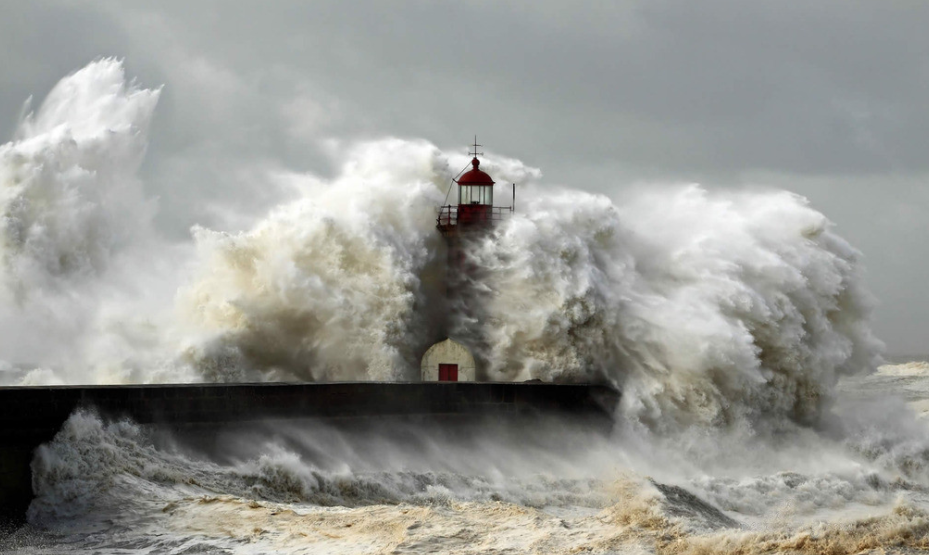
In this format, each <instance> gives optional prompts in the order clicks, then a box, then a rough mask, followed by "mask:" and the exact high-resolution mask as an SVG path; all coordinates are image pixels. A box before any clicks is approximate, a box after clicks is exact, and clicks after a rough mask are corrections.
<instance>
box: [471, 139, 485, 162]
mask: <svg viewBox="0 0 929 555" xmlns="http://www.w3.org/2000/svg"><path fill="white" fill-rule="evenodd" d="M472 146H473V147H474V152H470V151H469V152H468V155H469V156H473V157H475V158H477V157H478V156H483V155H484V153H483V152H478V151H477V147H479V146H484V145H479V144H477V135H475V136H474V144H473V145H472Z"/></svg>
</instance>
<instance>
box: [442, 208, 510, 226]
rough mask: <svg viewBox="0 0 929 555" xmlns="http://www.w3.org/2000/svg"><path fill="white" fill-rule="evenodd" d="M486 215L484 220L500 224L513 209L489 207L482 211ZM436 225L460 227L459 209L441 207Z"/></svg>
mask: <svg viewBox="0 0 929 555" xmlns="http://www.w3.org/2000/svg"><path fill="white" fill-rule="evenodd" d="M482 213H483V214H484V218H483V219H484V220H485V221H487V220H490V221H491V222H499V221H502V220H503V219H504V217H506V216H508V215H510V214H512V213H513V208H512V207H511V206H489V207H487V208H486V209H485V210H483V211H482ZM435 222H436V225H437V226H439V227H448V226H454V225H458V207H457V206H455V205H447V206H440V207H439V216H438V217H437V218H436V220H435Z"/></svg>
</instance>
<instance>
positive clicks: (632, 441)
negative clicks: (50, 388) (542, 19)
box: [0, 60, 929, 553]
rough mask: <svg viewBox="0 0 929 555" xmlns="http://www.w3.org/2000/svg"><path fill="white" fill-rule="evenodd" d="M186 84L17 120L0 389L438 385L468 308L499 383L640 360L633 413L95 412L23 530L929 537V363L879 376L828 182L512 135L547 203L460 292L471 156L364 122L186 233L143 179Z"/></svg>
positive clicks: (318, 547)
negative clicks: (474, 421)
mask: <svg viewBox="0 0 929 555" xmlns="http://www.w3.org/2000/svg"><path fill="white" fill-rule="evenodd" d="M158 97H159V91H153V90H144V89H141V88H139V87H137V86H135V85H131V84H127V83H126V81H125V77H124V74H123V69H122V66H121V64H120V63H119V62H117V61H114V60H101V61H98V62H94V63H93V64H90V65H89V66H87V67H86V68H84V69H82V70H81V71H79V72H77V73H75V74H73V75H71V76H69V77H67V78H65V79H64V80H62V81H61V83H59V84H58V85H57V86H56V87H55V88H54V90H53V91H52V92H51V93H50V94H49V96H48V97H47V99H46V100H45V102H44V103H43V104H42V105H41V107H40V108H39V109H38V110H37V111H35V112H34V113H32V114H31V115H27V116H26V117H24V119H23V121H22V122H21V124H20V126H19V129H18V131H17V133H16V136H15V137H14V140H13V141H11V142H9V143H7V144H5V145H2V146H0V214H2V223H0V257H2V264H0V296H2V303H0V329H2V331H3V333H2V334H0V349H2V351H0V352H2V353H3V354H4V356H5V357H6V358H7V362H6V363H4V365H3V368H2V370H0V384H7V385H9V384H40V383H151V382H186V381H238V380H282V379H301V380H324V379H362V380H363V379H396V380H405V379H415V378H416V376H417V374H418V371H417V366H418V360H417V359H418V356H419V354H421V353H422V352H423V350H424V349H425V348H426V347H427V346H428V345H429V344H431V343H432V342H434V341H435V340H436V339H440V338H441V335H442V334H444V333H449V334H451V335H454V336H457V337H461V338H463V339H466V340H467V341H469V342H470V343H471V344H473V345H475V350H476V353H475V354H476V355H477V357H478V358H479V359H480V360H481V361H482V362H483V366H484V368H485V370H484V373H485V375H484V376H482V377H483V378H485V379H493V380H523V379H533V378H541V379H545V380H560V379H563V380H590V379H597V380H606V381H610V382H613V383H615V384H617V385H618V386H620V387H622V389H623V393H624V394H623V398H622V402H621V404H620V406H618V407H616V413H615V418H616V425H615V429H614V431H613V433H612V434H610V435H608V436H604V435H602V434H599V433H594V432H592V431H589V430H585V429H583V428H579V427H577V426H576V425H572V424H569V423H564V422H557V421H551V422H545V423H540V424H539V426H537V427H536V428H535V429H533V430H531V431H527V430H520V429H512V428H511V427H508V426H507V425H505V424H493V425H491V424H487V425H484V426H475V427H473V428H472V429H470V430H469V431H468V432H467V433H463V434H462V435H453V434H449V433H448V430H443V428H441V427H440V426H429V425H419V426H414V425H412V424H404V425H400V424H397V425H393V426H388V425H386V424H381V425H379V426H375V425H373V424H372V425H371V426H368V427H365V428H363V429H344V428H335V427H331V426H326V425H322V424H319V423H313V422H303V423H297V422H291V423H286V424H283V423H279V422H277V423H275V422H268V423H266V424H265V425H263V426H259V427H255V428H253V429H240V430H237V431H235V432H232V431H230V432H229V433H227V434H226V435H225V436H224V437H222V438H218V439H217V445H216V446H213V447H212V448H211V449H210V450H209V451H205V450H202V449H198V448H196V446H191V445H188V444H186V443H185V442H184V441H182V440H180V439H178V438H172V437H171V436H170V435H167V434H165V433H164V431H162V430H157V429H149V428H143V427H139V426H137V425H135V424H133V423H131V422H110V421H106V420H103V419H101V418H99V417H98V416H96V415H93V414H88V413H78V414H75V415H73V416H72V417H71V419H70V420H69V421H68V422H67V423H66V424H65V425H64V427H63V429H62V430H61V432H60V433H59V435H58V437H57V438H56V439H55V440H54V441H53V442H51V443H50V444H48V445H46V446H43V447H42V448H41V449H40V450H39V451H38V452H37V454H36V456H35V460H34V462H33V466H34V473H35V482H34V489H35V491H36V493H37V499H36V501H35V502H34V503H33V505H32V507H31V508H30V512H29V519H30V524H29V526H27V527H25V528H23V529H21V530H19V531H17V532H16V533H14V534H13V535H12V536H10V537H9V538H7V539H6V540H5V541H4V543H3V544H2V545H0V547H2V548H3V549H6V550H13V551H20V552H24V553H61V552H78V553H127V552H151V553H163V552H167V553H211V552H217V553H225V552H235V553H267V552H284V553H323V552H329V553H356V552H370V553H404V552H410V553H417V552H451V553H479V552H480V553H483V552H513V553H520V552H537V553H576V552H594V553H638V552H642V553H716V552H731V553H753V552H766V553H777V552H804V553H807V552H808V553H857V552H862V551H868V550H872V549H883V548H886V549H900V550H903V551H904V552H905V551H906V550H918V549H920V548H922V549H927V548H929V540H927V539H926V538H925V536H926V533H927V531H929V516H927V515H929V512H927V511H929V489H927V488H929V427H927V422H926V420H925V419H924V418H923V415H924V414H926V413H927V411H929V395H927V392H929V371H927V366H926V365H925V363H919V362H913V363H909V364H903V365H897V366H883V367H881V368H880V370H875V369H876V368H877V366H878V364H879V357H880V351H881V349H882V346H881V344H880V342H879V341H878V340H877V339H875V338H874V337H873V336H872V334H871V332H870V328H869V318H870V313H871V307H872V304H873V303H872V299H871V298H870V296H869V294H868V293H867V291H866V290H864V288H863V286H862V268H861V265H860V262H859V258H860V253H858V252H857V251H856V250H855V249H854V248H853V247H852V246H850V245H849V244H848V243H847V242H845V241H844V240H843V239H842V238H841V237H839V236H838V235H837V234H836V233H835V232H834V231H833V230H832V229H831V225H830V223H829V221H828V220H827V219H826V217H825V216H823V215H822V214H820V213H819V212H817V211H816V210H815V209H813V208H811V207H810V206H809V205H808V203H807V202H806V200H805V199H803V198H802V197H799V196H797V195H794V194H791V193H788V192H783V191H750V192H741V193H719V192H709V191H707V190H705V189H703V188H701V187H699V186H696V185H691V186H679V187H656V188H654V189H651V190H649V191H644V192H643V191H640V192H638V193H635V194H628V195H626V197H625V198H623V199H622V202H614V201H612V200H610V199H608V198H606V197H604V196H600V195H592V194H588V193H584V192H579V191H576V190H570V189H558V190H555V189H553V188H550V187H542V186H540V185H536V184H535V182H536V181H538V178H539V177H540V172H539V171H538V170H536V169H534V168H530V167H526V166H525V165H523V164H522V163H520V162H519V161H516V160H512V159H506V158H502V157H494V156H489V157H488V158H487V159H486V160H485V161H484V167H485V168H486V169H488V171H489V172H490V173H491V174H492V175H494V177H495V178H497V180H498V182H510V181H515V182H518V183H520V184H521V186H522V187H523V191H524V192H523V193H522V195H521V196H522V198H523V199H525V200H524V201H522V202H521V206H520V209H519V212H517V213H516V214H514V215H513V216H512V217H511V218H509V219H508V220H506V221H505V222H504V223H503V224H502V225H500V226H498V227H497V228H496V229H495V230H494V232H493V233H492V234H491V235H490V236H488V237H487V238H486V239H484V240H480V241H476V242H475V243H474V244H471V245H469V247H468V248H469V249H470V252H469V258H470V259H472V260H474V261H476V262H477V263H478V265H479V266H480V267H481V268H482V270H481V273H480V274H479V275H477V274H476V275H474V276H471V277H472V278H473V279H475V280H479V282H478V283H475V284H474V287H473V288H472V290H473V291H474V296H473V298H471V299H470V303H471V306H469V310H468V311H467V312H463V311H457V312H456V311H453V310H450V309H451V308H453V307H449V306H446V303H447V301H446V300H445V296H444V294H443V287H442V281H443V275H442V272H443V261H444V259H445V253H444V251H443V245H442V242H441V238H440V237H439V236H438V234H437V233H436V231H435V229H434V214H435V207H436V206H437V205H439V204H441V203H442V201H443V198H444V195H445V188H446V187H447V184H448V183H449V179H450V178H451V176H452V175H453V174H454V173H455V172H456V171H457V169H458V168H460V167H461V166H463V165H464V164H465V162H466V161H465V159H464V158H463V157H461V156H456V155H450V154H446V153H444V152H442V151H441V150H439V149H437V148H436V147H434V146H433V145H431V144H429V143H427V142H424V141H410V140H400V139H387V140H381V141H372V142H365V143H360V144H356V145H353V146H350V147H347V148H345V149H343V151H342V152H341V153H340V154H338V156H339V160H340V162H341V169H340V171H339V172H338V173H337V175H336V176H335V177H334V178H332V179H322V178H319V177H316V176H313V175H304V174H281V173H278V174H274V175H269V176H268V178H267V179H269V180H274V181H276V185H278V186H279V187H282V188H287V189H288V190H291V191H293V200H291V201H288V202H286V203H284V204H282V205H280V206H278V207H277V208H275V209H274V210H272V211H271V212H270V213H269V214H267V216H266V217H264V218H263V219H261V220H260V221H258V222H256V223H255V224H254V225H253V226H252V227H251V228H249V229H245V230H241V231H237V232H219V231H214V230H210V229H206V228H202V227H195V228H193V230H192V240H191V241H190V242H188V243H183V244H169V243H168V242H166V241H164V240H163V239H162V238H160V236H159V234H158V233H157V230H156V228H155V226H154V224H153V223H152V222H153V215H154V214H155V213H156V210H157V205H156V203H155V201H153V200H152V199H149V198H147V197H146V195H145V194H144V189H143V183H142V182H141V180H140V179H139V177H138V176H137V172H138V169H139V166H140V164H141V162H142V160H143V158H144V153H145V149H146V145H147V132H148V128H149V124H150V122H151V120H152V118H153V117H154V116H155V108H156V105H157V101H158ZM450 312H451V313H453V314H458V315H463V314H467V317H465V316H459V318H457V319H456V320H455V321H452V322H444V316H445V315H446V314H448V313H450ZM466 318H467V319H466ZM471 319H476V321H479V322H480V325H476V324H475V321H474V320H471ZM24 361H29V362H28V363H27V362H24Z"/></svg>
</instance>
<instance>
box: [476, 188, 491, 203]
mask: <svg viewBox="0 0 929 555" xmlns="http://www.w3.org/2000/svg"><path fill="white" fill-rule="evenodd" d="M478 189H480V191H481V193H480V199H479V200H480V203H481V204H491V205H492V204H493V203H494V188H493V187H478Z"/></svg>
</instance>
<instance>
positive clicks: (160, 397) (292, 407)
mask: <svg viewBox="0 0 929 555" xmlns="http://www.w3.org/2000/svg"><path fill="white" fill-rule="evenodd" d="M618 400H619V393H618V392H617V391H615V390H613V389H610V388H608V387H604V386H598V385H561V384H549V383H480V382H457V383H456V382H441V383H436V382H430V383H377V382H351V383H302V384H283V383H268V384H184V385H144V386H143V385H139V386H54V387H0V524H2V523H4V522H6V523H7V524H10V523H13V524H15V523H17V522H22V521H23V519H24V518H25V513H26V509H27V508H28V506H29V503H30V502H31V500H32V496H33V494H32V476H31V470H30V463H31V461H32V456H33V452H34V451H35V449H36V448H37V447H38V446H39V445H41V444H42V443H45V442H48V441H50V440H51V439H52V438H54V436H55V434H56V433H57V432H58V430H59V429H60V428H61V426H62V424H63V423H64V422H65V421H66V420H67V419H68V417H69V416H70V415H71V414H72V413H73V412H74V411H75V410H77V409H80V408H85V409H92V410H95V411H97V412H98V413H99V414H100V415H101V416H104V417H107V418H129V419H131V420H133V421H134V422H136V423H139V424H152V425H157V426H159V427H165V428H167V429H169V430H175V431H178V432H183V431H184V430H185V429H193V428H196V429H197V430H198V433H204V432H206V433H209V431H210V430H219V429H222V428H223V427H225V426H228V425H233V424H240V423H247V422H250V421H262V420H269V419H297V418H319V419H327V420H332V419H336V420H340V421H341V420H346V419H359V420H364V419H370V418H372V417H374V418H440V419H448V418H451V419H455V418H458V419H468V418H470V417H487V416H491V417H494V418H496V417H500V418H515V417H520V418H522V417H528V418H532V416H533V415H562V414H563V415H570V416H571V417H577V418H585V419H587V418H589V419H593V420H596V421H597V422H599V423H600V424H603V425H605V426H608V425H609V423H610V422H611V414H612V410H613V409H614V408H615V406H616V403H617V402H618Z"/></svg>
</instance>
